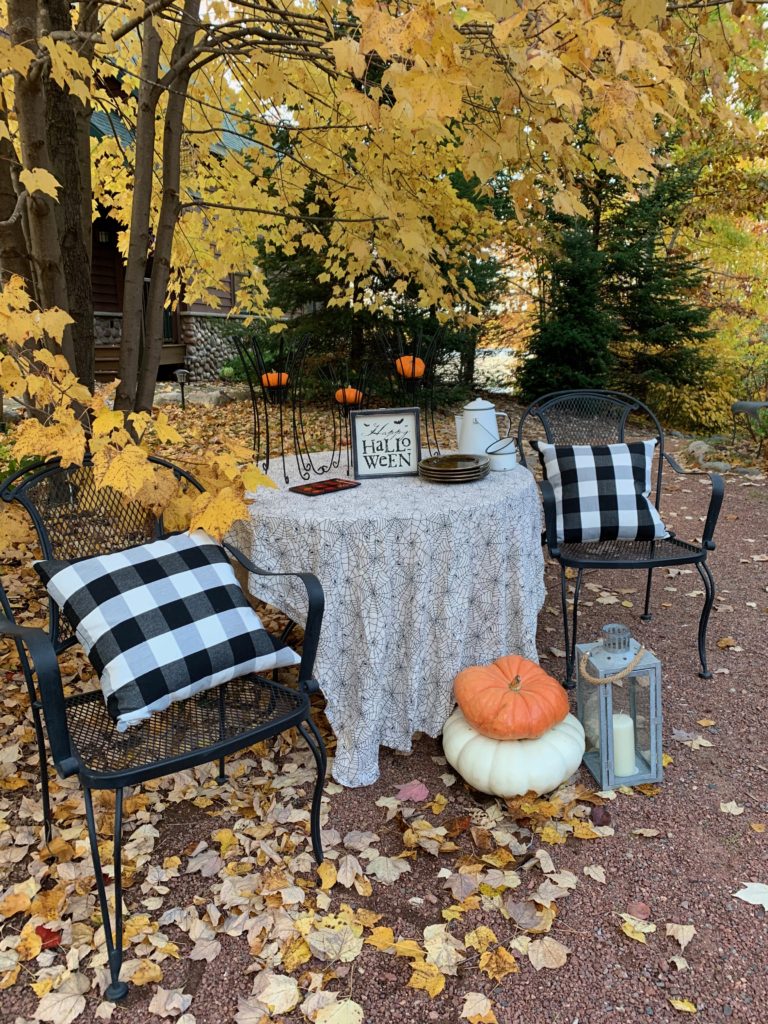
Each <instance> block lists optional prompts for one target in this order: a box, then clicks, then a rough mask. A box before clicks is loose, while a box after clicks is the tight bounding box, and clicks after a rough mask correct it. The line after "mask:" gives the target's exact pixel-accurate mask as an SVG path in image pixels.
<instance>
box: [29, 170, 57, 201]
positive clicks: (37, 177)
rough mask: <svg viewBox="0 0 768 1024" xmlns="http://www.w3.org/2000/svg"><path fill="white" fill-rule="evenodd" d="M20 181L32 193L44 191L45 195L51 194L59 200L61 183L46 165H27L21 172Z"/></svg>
mask: <svg viewBox="0 0 768 1024" xmlns="http://www.w3.org/2000/svg"><path fill="white" fill-rule="evenodd" d="M19 181H20V182H21V184H22V185H23V186H24V188H25V189H26V190H27V192H29V194H30V195H33V194H34V193H35V192H42V193H43V195H46V196H51V198H53V199H55V200H56V201H57V202H58V190H59V189H60V188H61V185H60V184H59V183H58V181H57V180H56V179H55V178H54V176H53V175H52V174H51V172H50V171H46V169H45V168H44V167H32V168H29V167H25V168H24V170H23V171H22V172H21V173H20V174H19Z"/></svg>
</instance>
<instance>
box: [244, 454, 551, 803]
mask: <svg viewBox="0 0 768 1024" xmlns="http://www.w3.org/2000/svg"><path fill="white" fill-rule="evenodd" d="M288 469H289V473H290V475H291V477H292V483H300V482H301V481H300V480H299V478H298V474H297V473H296V472H295V464H294V463H293V462H292V460H290V461H289V465H288ZM329 475H330V476H339V475H341V474H340V473H339V472H338V471H336V472H335V473H331V474H329ZM272 476H273V478H274V479H275V480H276V481H277V482H278V483H279V486H280V489H279V490H269V489H265V488H262V489H260V490H259V491H258V492H257V494H256V496H255V500H254V504H253V506H252V513H251V521H250V523H248V524H241V525H240V526H239V527H237V528H236V529H235V531H234V532H233V535H232V539H233V540H234V542H235V543H237V544H238V545H239V546H240V547H241V548H242V549H243V550H244V551H245V552H246V553H247V554H248V555H249V556H250V557H251V558H252V559H253V561H254V562H255V563H256V564H257V565H259V566H261V567H262V568H265V569H271V570H286V569H291V570H305V571H310V572H313V573H315V574H316V575H317V576H318V577H319V579H320V582H321V583H322V585H323V588H324V590H325V618H324V620H323V629H322V635H321V638H320V645H319V649H318V654H317V661H316V666H315V674H316V677H317V679H318V681H319V683H320V685H321V687H322V691H323V694H324V696H325V698H326V701H327V715H328V719H329V721H330V724H331V726H332V728H333V730H334V733H335V734H336V737H337V740H338V745H337V748H336V757H335V761H334V765H333V775H334V777H335V779H336V780H337V782H340V783H341V784H342V785H345V786H365V785H369V784H370V783H372V782H375V781H376V779H377V778H378V775H379V767H378V755H379V747H380V746H382V745H383V746H387V747H394V748H395V749H396V750H399V751H402V752H404V753H408V752H410V749H411V740H412V737H413V734H414V733H415V732H425V733H427V734H428V735H430V736H438V735H439V734H440V732H441V731H442V727H443V724H444V723H445V721H446V719H447V717H448V715H449V714H450V712H451V710H452V708H453V704H454V701H453V690H452V687H453V680H454V677H455V676H456V674H457V672H459V670H460V669H462V668H465V667H466V666H468V665H474V664H483V663H487V662H490V661H493V660H494V659H495V658H498V657H500V656H501V655H504V654H512V653H518V654H522V655H524V656H526V657H528V658H532V659H534V660H536V620H537V616H538V612H539V610H540V608H541V606H542V604H543V601H544V564H543V556H542V550H541V527H542V520H541V511H540V505H539V497H538V490H537V487H536V484H535V482H534V479H533V477H532V476H531V474H530V473H529V472H528V470H526V469H524V468H523V467H522V466H517V467H516V468H515V469H513V470H511V471H509V472H506V473H490V474H489V475H488V476H487V477H486V479H485V480H482V481H479V482H475V483H470V484H463V485H451V486H446V485H440V484H430V483H425V482H423V481H422V480H420V479H419V478H417V477H390V478H386V479H380V480H363V481H362V482H361V485H360V487H358V488H355V489H354V490H348V491H341V492H338V493H336V494H331V495H325V496H323V497H312V498H310V497H305V496H304V495H300V494H293V493H291V492H290V491H288V490H287V489H286V485H285V484H284V483H283V482H282V480H281V479H279V477H280V473H279V472H278V471H277V470H275V471H273V472H272ZM250 585H251V587H252V590H253V593H254V594H255V595H256V596H258V597H259V598H261V599H263V600H266V601H269V602H270V603H271V604H273V605H275V606H276V607H278V608H280V609H282V610H283V611H284V612H286V613H287V614H288V615H290V616H291V618H295V619H297V620H298V621H299V622H302V621H303V620H304V618H305V616H306V598H305V594H304V591H303V587H302V585H301V583H300V582H297V581H288V582H285V581H268V582H267V583H265V582H264V581H263V580H256V579H253V578H252V579H251V583H250Z"/></svg>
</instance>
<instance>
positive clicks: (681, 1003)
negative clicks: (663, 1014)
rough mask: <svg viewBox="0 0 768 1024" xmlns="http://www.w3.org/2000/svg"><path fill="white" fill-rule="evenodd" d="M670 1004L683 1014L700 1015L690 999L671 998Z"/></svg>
mask: <svg viewBox="0 0 768 1024" xmlns="http://www.w3.org/2000/svg"><path fill="white" fill-rule="evenodd" d="M669 1002H670V1004H671V1005H672V1006H674V1008H675V1009H676V1010H679V1011H680V1012H681V1013H698V1010H697V1009H696V1007H695V1005H694V1004H693V1003H692V1002H691V1001H690V999H672V998H670V1000H669Z"/></svg>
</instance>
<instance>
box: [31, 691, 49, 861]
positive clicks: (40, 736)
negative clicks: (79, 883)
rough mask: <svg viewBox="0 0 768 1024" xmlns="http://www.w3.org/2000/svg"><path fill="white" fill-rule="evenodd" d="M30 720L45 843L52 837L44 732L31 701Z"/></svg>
mask: <svg viewBox="0 0 768 1024" xmlns="http://www.w3.org/2000/svg"><path fill="white" fill-rule="evenodd" d="M32 720H33V722H34V725H35V737H36V739H37V757H38V760H39V762H40V798H41V800H42V802H43V835H44V836H45V841H46V843H50V841H51V839H52V838H53V815H52V814H51V795H50V788H49V784H48V755H47V752H46V749H45V733H44V732H43V722H42V718H41V715H40V705H39V704H38V702H37V701H33V702H32Z"/></svg>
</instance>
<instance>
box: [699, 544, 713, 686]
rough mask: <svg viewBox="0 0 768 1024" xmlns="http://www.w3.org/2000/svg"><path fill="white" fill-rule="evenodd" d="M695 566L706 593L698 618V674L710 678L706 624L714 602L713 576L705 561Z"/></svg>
mask: <svg viewBox="0 0 768 1024" xmlns="http://www.w3.org/2000/svg"><path fill="white" fill-rule="evenodd" d="M696 568H697V569H698V571H699V576H701V579H702V582H703V583H704V590H705V593H706V597H705V599H704V607H703V608H702V610H701V618H700V619H699V661H700V662H701V672H699V675H700V676H701V678H702V679H711V678H712V673H711V671H710V670H709V668H708V667H707V626H708V625H709V615H710V612H711V611H712V605H713V604H714V603H715V578H714V576H713V575H712V572H711V571H710V568H709V566H708V565H707V563H706V562H697V563H696Z"/></svg>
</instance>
